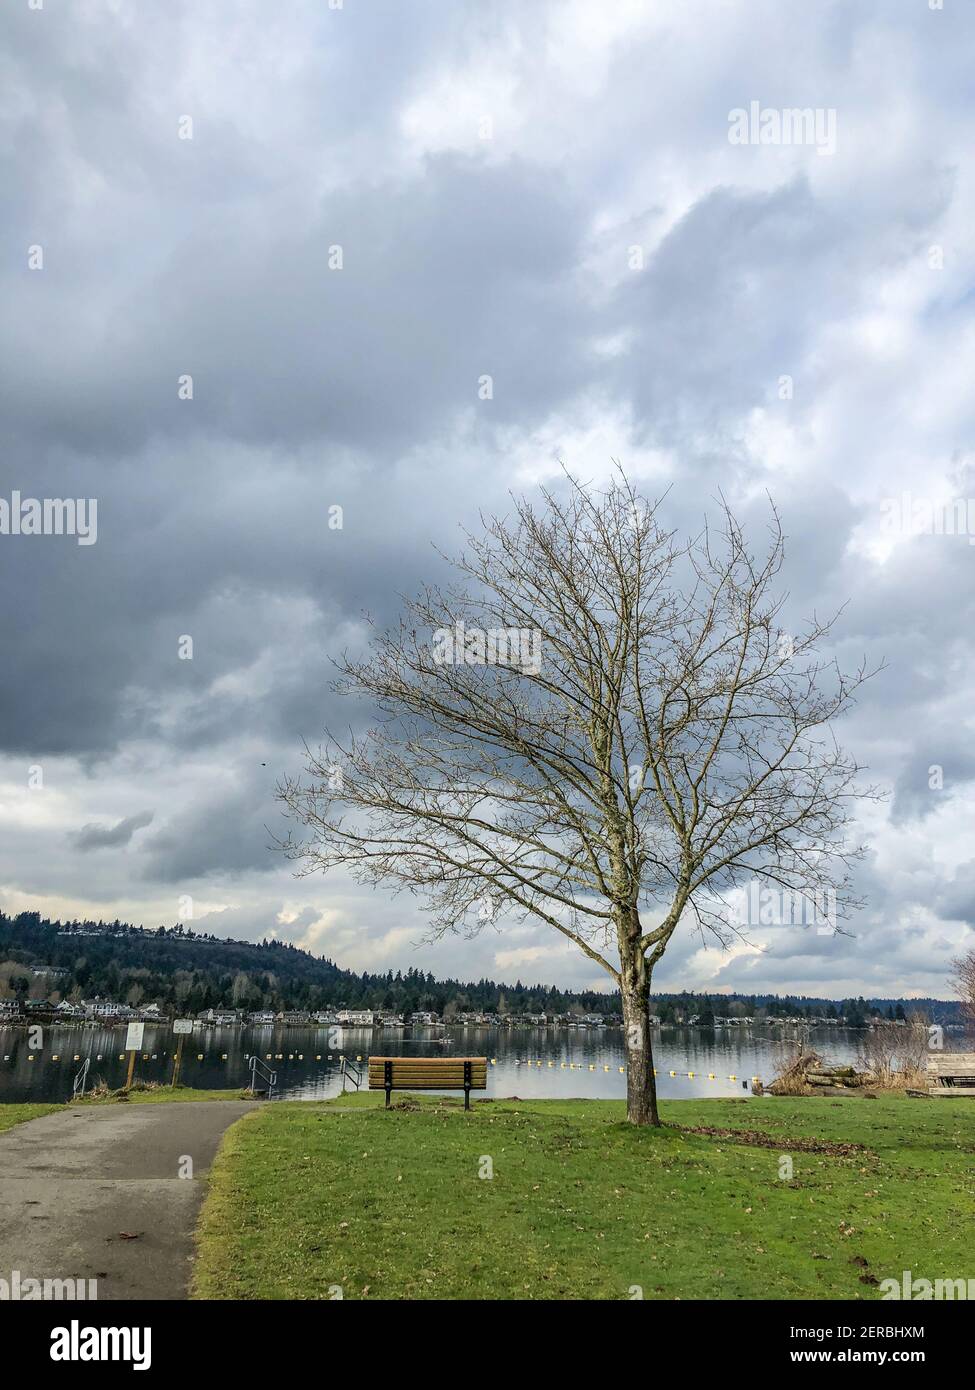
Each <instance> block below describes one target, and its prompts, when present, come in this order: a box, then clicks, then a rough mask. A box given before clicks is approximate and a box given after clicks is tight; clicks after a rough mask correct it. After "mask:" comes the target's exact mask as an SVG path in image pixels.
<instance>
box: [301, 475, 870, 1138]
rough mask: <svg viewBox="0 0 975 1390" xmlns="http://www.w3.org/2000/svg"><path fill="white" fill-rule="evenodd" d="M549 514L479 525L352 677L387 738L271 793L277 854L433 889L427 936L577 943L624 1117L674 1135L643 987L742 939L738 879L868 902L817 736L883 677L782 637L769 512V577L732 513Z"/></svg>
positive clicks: (352, 740) (574, 487)
mask: <svg viewBox="0 0 975 1390" xmlns="http://www.w3.org/2000/svg"><path fill="white" fill-rule="evenodd" d="M542 499H543V503H542V505H541V506H540V507H537V508H536V507H533V506H532V505H531V504H530V503H529V502H528V501H526V500H524V499H515V500H514V502H513V514H512V515H511V516H510V517H508V518H501V519H499V518H490V519H484V518H482V522H483V530H482V531H481V532H479V533H478V534H477V535H469V536H468V537H467V549H466V551H465V552H464V553H463V554H461V555H460V557H459V558H458V559H456V560H454V561H453V565H454V567H455V575H456V578H455V580H454V582H453V583H452V584H451V586H450V587H448V588H446V589H442V588H437V587H429V588H426V589H424V590H423V591H422V592H421V593H420V594H419V595H418V596H417V597H416V598H414V599H412V600H410V601H408V602H407V603H406V607H405V611H404V613H403V615H402V617H401V619H400V622H399V625H398V627H397V628H396V629H395V630H393V631H387V632H383V633H377V634H376V636H375V640H374V644H373V650H372V653H371V655H370V657H369V658H368V659H367V660H352V659H349V658H344V659H343V660H342V661H341V663H339V669H340V671H341V673H342V675H341V678H340V679H339V680H338V682H337V688H338V689H341V690H346V691H348V692H350V693H353V694H355V695H357V696H360V697H364V698H366V699H367V700H368V701H369V702H370V704H371V706H372V707H373V708H374V709H375V710H377V711H378V719H377V723H376V725H375V727H373V728H371V729H369V730H368V731H367V732H365V733H364V734H361V735H360V734H355V733H350V734H349V736H348V737H347V738H345V739H344V740H339V739H337V738H335V737H333V736H332V735H331V734H329V733H327V734H326V737H327V740H328V741H327V743H326V745H325V746H323V747H322V748H321V749H319V750H318V752H317V753H314V754H312V753H311V752H310V751H309V754H308V757H309V763H308V768H307V778H292V779H287V780H285V781H284V782H283V783H282V784H281V785H280V787H279V789H278V794H279V797H280V799H281V801H282V802H283V803H284V807H285V810H286V813H287V814H289V815H290V816H291V817H293V818H294V819H296V820H297V821H298V822H299V823H300V824H301V825H303V826H305V827H307V828H308V830H309V831H310V832H311V834H310V836H308V837H305V838H303V839H295V838H294V835H293V834H292V835H289V836H288V838H287V840H286V841H285V842H284V847H285V849H286V851H287V852H288V853H289V854H290V855H291V857H292V858H293V859H295V860H296V861H297V862H298V863H299V866H300V867H299V870H298V872H299V873H310V872H313V871H315V870H319V869H321V870H326V871H327V870H329V869H334V868H337V867H341V866H344V867H346V868H350V869H351V870H352V871H353V872H354V873H355V874H356V875H357V876H358V877H359V878H360V879H361V880H362V881H364V882H368V883H372V884H385V885H390V884H392V885H397V886H400V887H405V888H408V889H410V890H411V891H412V892H414V893H416V894H419V895H420V896H421V897H422V898H423V899H424V901H425V904H426V905H427V907H428V910H429V911H430V915H431V935H432V936H433V937H438V936H442V935H443V934H444V933H447V932H461V933H468V934H472V933H475V932H477V931H479V930H480V929H481V928H483V927H484V925H485V924H486V923H487V922H492V923H494V924H495V925H496V926H497V925H499V924H500V922H501V919H502V918H507V917H510V916H511V915H512V914H515V915H516V916H518V917H520V918H521V919H525V918H530V919H533V920H535V921H538V922H544V923H546V924H547V925H548V926H549V927H551V928H552V929H553V930H555V931H557V932H559V933H561V934H562V935H563V936H564V937H567V938H568V939H569V940H570V941H572V942H573V943H574V944H575V945H576V946H577V947H578V948H579V950H581V951H582V952H584V954H585V955H586V956H588V958H589V959H590V960H591V961H593V962H595V963H596V964H597V965H598V966H599V967H600V968H601V969H602V970H605V971H606V973H607V974H608V975H609V977H610V978H611V979H612V980H613V981H614V982H615V983H616V985H617V986H618V987H619V990H620V993H621V997H622V1007H623V1016H624V1023H625V1027H626V1047H627V1054H628V1063H629V1065H628V1069H627V1075H628V1080H627V1113H628V1117H629V1119H630V1120H631V1121H632V1122H633V1123H634V1124H647V1123H651V1124H659V1119H658V1116H657V1105H656V1087H655V1085H654V1079H653V1060H652V1054H651V1043H650V1027H649V1020H648V1008H649V994H650V986H651V980H652V976H653V971H654V967H655V966H656V965H657V963H658V962H659V960H660V959H661V957H662V956H663V954H664V952H665V950H666V949H667V945H668V943H669V941H670V939H671V937H672V936H673V934H674V932H675V930H676V929H677V926H678V924H679V923H680V922H681V921H682V920H690V921H691V922H692V923H696V925H697V926H698V927H699V928H700V929H701V931H702V934H703V933H704V932H709V933H711V934H712V935H713V936H715V937H717V938H718V939H719V940H720V941H723V942H727V941H729V939H731V937H732V936H733V935H734V933H735V931H736V930H738V931H739V932H740V926H739V927H737V928H736V926H735V924H734V922H733V921H731V920H729V914H728V911H727V899H728V894H729V891H730V890H732V889H733V888H734V887H735V886H736V885H737V884H740V883H742V882H743V881H744V880H745V879H748V878H757V879H758V880H759V881H764V883H766V884H769V885H772V886H774V888H775V889H776V891H778V892H780V893H784V894H785V893H787V894H792V895H797V896H800V897H802V898H804V899H807V900H810V899H815V900H821V899H822V897H823V895H824V894H825V893H827V892H828V893H829V894H830V895H835V898H834V899H832V900H834V901H835V903H836V911H837V913H838V914H839V915H840V916H842V915H843V914H844V912H845V911H846V910H848V909H849V907H850V905H851V904H852V902H853V901H854V899H853V897H852V895H851V892H850V876H849V870H850V865H851V861H852V860H853V859H854V858H855V857H856V856H857V855H858V854H859V853H861V850H860V849H859V848H858V847H856V846H853V845H850V844H848V843H847V839H846V828H847V823H848V820H849V816H850V812H851V806H852V801H853V798H854V797H855V796H857V795H863V794H871V793H870V792H869V790H868V789H859V788H857V787H856V786H855V778H856V776H857V773H858V768H857V766H856V764H855V763H854V761H853V760H852V759H851V758H850V757H849V756H847V755H846V754H845V753H843V752H842V751H841V750H840V749H839V748H838V747H837V746H836V744H835V742H834V741H833V739H832V738H831V736H830V734H829V731H828V728H827V726H828V724H829V722H830V720H832V719H833V718H835V717H836V716H837V715H839V714H841V713H842V712H843V711H844V710H845V709H846V708H847V707H848V705H849V704H850V701H851V700H852V698H853V696H854V694H855V692H856V690H857V688H858V686H859V685H860V684H861V683H862V681H863V680H864V679H865V678H866V676H867V674H868V673H867V672H866V671H865V669H864V668H863V667H861V668H860V669H859V671H857V672H856V673H855V674H854V675H852V676H847V675H844V674H843V673H842V672H841V671H840V670H839V669H838V668H837V667H836V665H835V663H833V662H831V661H828V660H826V659H825V658H823V657H821V656H819V655H818V654H817V652H818V649H819V648H821V646H822V644H823V640H824V638H825V637H826V635H827V633H828V632H829V628H830V626H831V622H832V620H831V622H830V623H821V622H819V621H817V620H813V621H812V622H810V623H809V624H808V626H807V627H806V629H805V631H804V632H802V633H799V634H795V635H794V636H791V637H786V636H785V635H784V634H782V633H781V632H780V630H779V628H778V626H777V619H778V615H779V612H780V609H781V606H782V602H783V599H782V598H781V597H779V596H776V595H774V594H773V592H772V587H773V584H774V582H775V576H776V575H777V573H778V571H779V569H780V566H781V563H782V557H783V543H782V532H781V528H780V525H779V522H778V518H777V516H776V515H775V513H774V509H773V510H772V513H771V522H770V527H769V531H770V535H769V540H768V544H767V547H766V552H765V554H764V558H762V559H759V560H756V559H755V558H754V557H753V556H752V555H751V554H750V553H749V550H748V548H747V545H746V541H745V538H744V536H743V533H742V530H741V528H740V526H739V524H738V522H737V521H736V519H735V517H734V516H733V515H732V513H731V512H730V510H729V509H728V508H727V507H726V506H725V505H724V503H723V502H722V504H721V524H720V529H719V531H718V533H717V534H715V533H713V532H712V531H711V530H710V529H708V528H707V527H706V528H705V529H704V530H703V532H702V533H701V534H700V535H699V536H698V537H696V538H695V539H693V540H692V541H689V542H687V543H684V544H680V543H678V542H677V541H676V540H675V538H674V533H668V532H665V531H664V530H663V529H662V528H661V526H660V525H659V523H658V519H657V510H658V505H659V504H658V503H652V504H651V503H648V502H646V501H644V500H643V499H641V497H640V496H639V495H638V494H637V493H636V491H635V489H634V488H633V487H632V486H631V484H630V483H628V482H627V480H626V479H625V477H624V476H623V475H622V473H620V474H619V476H618V477H617V478H616V479H615V480H614V481H613V483H612V484H611V485H610V486H609V487H608V489H607V490H606V491H605V492H596V491H594V490H590V489H587V488H586V487H585V486H583V485H581V484H580V483H578V482H577V481H576V480H574V479H572V478H567V487H566V491H565V494H564V495H556V494H555V493H553V492H550V491H544V492H543V493H542Z"/></svg>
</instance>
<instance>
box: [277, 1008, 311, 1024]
mask: <svg viewBox="0 0 975 1390" xmlns="http://www.w3.org/2000/svg"><path fill="white" fill-rule="evenodd" d="M277 1021H278V1023H309V1022H310V1021H311V1015H310V1014H309V1013H308V1011H307V1009H285V1010H284V1012H283V1013H280V1014H278V1016H277Z"/></svg>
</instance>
